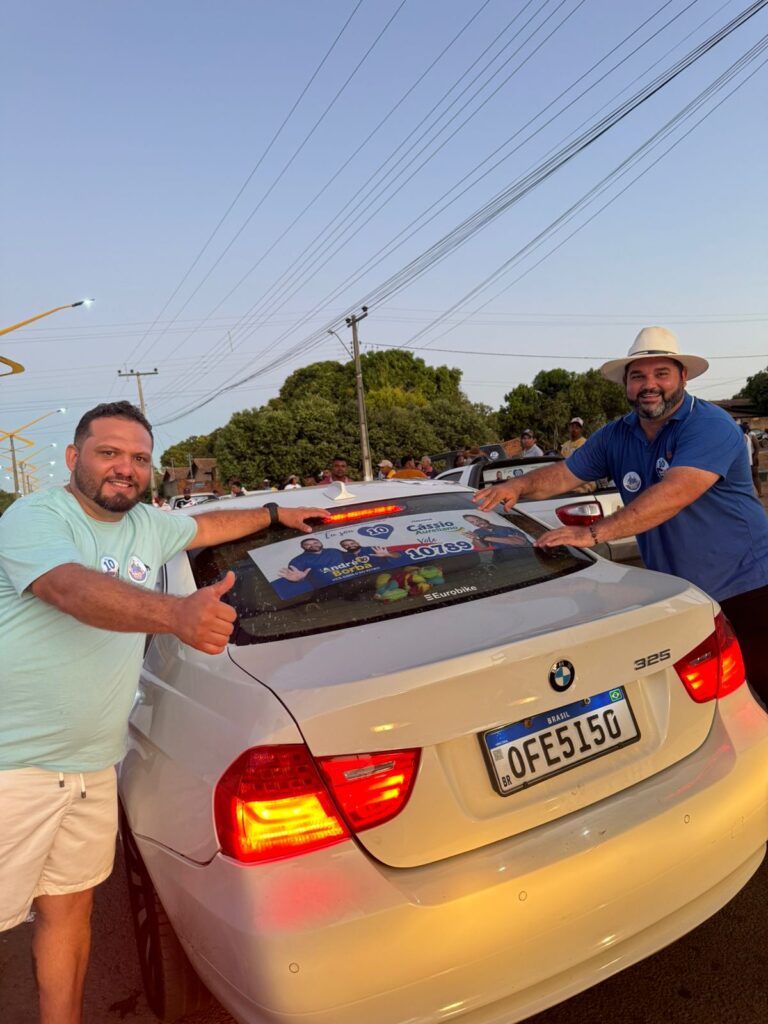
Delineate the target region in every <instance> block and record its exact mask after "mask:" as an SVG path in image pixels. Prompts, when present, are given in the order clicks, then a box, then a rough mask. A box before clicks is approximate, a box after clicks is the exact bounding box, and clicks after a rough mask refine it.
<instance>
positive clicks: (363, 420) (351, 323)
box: [346, 306, 373, 480]
mask: <svg viewBox="0 0 768 1024" xmlns="http://www.w3.org/2000/svg"><path fill="white" fill-rule="evenodd" d="M367 316H368V307H367V306H363V312H362V315H361V316H356V315H355V314H354V313H353V314H352V316H348V317H347V318H346V324H347V327H351V328H352V358H353V360H354V362H355V391H356V392H357V416H358V419H359V420H360V453H361V454H362V457H363V480H373V464H372V463H371V449H370V446H369V444H368V414H367V412H366V409H365V390H364V389H363V368H362V366H361V365H360V344H359V342H358V338H357V325H358V324H359V323H360V321H361V320H365V318H366V317H367Z"/></svg>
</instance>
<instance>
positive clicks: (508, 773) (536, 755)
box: [482, 686, 640, 796]
mask: <svg viewBox="0 0 768 1024" xmlns="http://www.w3.org/2000/svg"><path fill="white" fill-rule="evenodd" d="M638 739H640V730H639V729H638V727H637V722H636V721H635V716H634V714H633V713H632V708H631V707H630V705H629V701H628V700H627V695H626V694H625V692H624V688H623V687H621V686H619V687H616V688H615V689H613V690H606V691H605V692H604V693H598V694H595V696H594V697H585V698H584V699H583V700H578V701H574V702H573V703H572V704H566V705H565V706H563V707H561V708H555V709H554V710H552V711H545V712H543V713H541V714H538V715H533V716H532V717H531V718H526V719H523V721H521V722H515V723H513V724H512V725H506V726H503V727H502V728H501V729H493V730H491V731H490V732H487V733H484V734H483V737H482V742H483V746H484V749H485V753H486V761H487V763H488V766H489V770H490V775H491V781H492V782H493V784H494V787H495V788H496V790H497V791H498V792H499V793H501V795H502V796H509V794H510V793H514V792H516V791H517V790H519V789H524V788H525V787H526V786H532V785H533V784H534V783H536V782H541V781H542V779H546V778H549V777H550V776H552V775H557V774H558V773H559V772H562V771H567V770H568V769H569V768H573V767H574V766H575V765H577V764H583V763H584V762H585V761H591V760H592V759H593V758H596V757H601V756H602V755H603V754H607V753H610V752H611V751H612V750H617V749H618V748H620V747H624V746H626V745H627V744H628V743H634V742H635V741H636V740H638Z"/></svg>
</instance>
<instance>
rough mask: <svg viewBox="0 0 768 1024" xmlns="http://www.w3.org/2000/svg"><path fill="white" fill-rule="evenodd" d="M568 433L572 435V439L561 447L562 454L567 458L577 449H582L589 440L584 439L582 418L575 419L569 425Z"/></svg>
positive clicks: (576, 417) (575, 417)
mask: <svg viewBox="0 0 768 1024" xmlns="http://www.w3.org/2000/svg"><path fill="white" fill-rule="evenodd" d="M568 433H569V434H570V435H571V436H570V439H569V440H568V441H564V442H563V443H562V444H561V445H560V454H561V455H564V456H565V458H568V456H569V455H572V454H573V453H574V452H575V451H576V449H577V448H581V446H582V445H583V444H584V443H585V442H586V440H587V439H586V437H584V420H583V419H582V418H581V416H574V417H573V419H572V420H571V421H570V423H569V424H568Z"/></svg>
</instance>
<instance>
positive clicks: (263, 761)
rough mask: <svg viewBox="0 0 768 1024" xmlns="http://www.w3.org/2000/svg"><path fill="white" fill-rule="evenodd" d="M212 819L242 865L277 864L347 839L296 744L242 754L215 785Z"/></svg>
mask: <svg viewBox="0 0 768 1024" xmlns="http://www.w3.org/2000/svg"><path fill="white" fill-rule="evenodd" d="M214 817H215V820H216V832H217V834H218V837H219V843H220V844H221V848H222V850H223V851H224V853H226V854H228V855H229V856H230V857H234V858H236V859H237V860H241V861H249V862H251V861H265V860H279V859H280V858H281V857H291V856H293V855H294V854H297V853H305V852H308V851H310V850H318V849H320V848H321V847H323V846H331V845H332V844H333V843H338V842H340V841H341V840H342V839H346V838H347V837H348V835H349V830H348V829H347V827H346V825H345V824H344V822H343V821H342V820H341V818H340V817H339V813H338V811H337V809H336V808H335V807H334V806H333V801H332V800H331V798H330V796H329V794H328V791H327V789H326V788H325V785H324V784H323V781H322V779H321V778H320V774H319V772H318V770H317V767H316V765H315V763H314V761H313V760H312V757H311V756H310V753H309V751H308V750H307V748H306V747H305V746H303V744H298V743H297V744H286V745H284V746H274V747H255V748H254V749H253V750H247V751H246V752H245V753H244V754H242V755H241V756H240V757H239V758H238V759H237V760H236V761H235V762H234V764H232V765H230V766H229V768H228V769H227V770H226V772H224V775H223V776H222V777H221V779H220V780H219V783H218V785H217V786H216V792H215V795H214Z"/></svg>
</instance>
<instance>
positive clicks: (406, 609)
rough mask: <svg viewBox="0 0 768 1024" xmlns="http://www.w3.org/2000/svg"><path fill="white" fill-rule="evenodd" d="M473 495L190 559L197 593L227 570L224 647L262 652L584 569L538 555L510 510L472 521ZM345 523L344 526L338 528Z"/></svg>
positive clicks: (356, 517) (371, 509)
mask: <svg viewBox="0 0 768 1024" xmlns="http://www.w3.org/2000/svg"><path fill="white" fill-rule="evenodd" d="M471 497H472V496H471V494H469V493H466V494H464V493H458V494H428V495H427V494H420V495H418V496H416V495H413V496H408V497H406V498H397V499H395V500H394V501H390V502H387V503H386V504H385V503H383V502H369V503H367V504H360V505H353V506H346V507H345V508H343V509H338V508H335V509H331V510H330V512H331V513H332V514H333V515H334V516H335V517H339V518H337V519H336V521H335V522H334V523H333V524H332V525H330V524H324V525H323V526H322V528H320V529H318V530H316V531H315V532H313V533H311V534H302V533H297V532H296V531H295V530H269V531H264V532H262V533H258V534H253V535H252V536H250V537H244V538H241V539H240V540H237V541H232V542H230V543H227V544H220V545H217V546H215V547H211V548H205V549H198V550H196V551H192V552H190V555H189V557H190V562H191V564H192V571H193V573H194V576H195V582H196V583H197V585H198V587H201V586H205V585H207V584H208V583H211V582H213V581H214V580H216V579H219V578H220V577H221V576H222V575H223V573H225V572H226V571H227V570H228V569H233V570H234V572H235V574H236V577H237V581H236V583H235V586H234V587H233V588H232V590H231V591H230V592H229V594H228V598H229V600H230V602H231V603H232V604H233V606H234V608H235V610H236V611H237V615H238V623H237V628H236V630H235V633H234V635H233V638H232V642H233V643H235V644H238V645H243V644H251V643H261V642H265V641H270V640H278V639H284V638H287V637H297V636H307V635H309V634H311V633H319V632H325V631H328V630H332V629H342V628H344V627H347V626H353V625H359V624H362V623H367V622H375V621H377V620H380V619H384V618H390V617H391V616H398V615H407V614H415V613H419V612H428V611H431V610H433V609H435V608H438V607H440V606H442V605H447V604H456V603H459V602H464V601H472V600H476V599H477V598H482V597H487V596H489V595H491V594H501V593H504V592H506V591H511V590H517V589H520V588H521V587H529V586H532V585H533V584H536V583H544V582H546V581H548V580H554V579H559V578H560V577H561V576H565V575H568V574H569V573H573V572H577V571H578V570H580V569H582V568H584V567H585V566H587V565H590V564H592V559H591V557H590V556H589V555H587V554H585V553H584V552H581V551H577V550H575V549H572V548H554V549H551V550H549V551H543V550H542V551H540V550H538V549H536V548H534V547H533V541H534V539H535V538H536V537H537V536H539V535H540V534H541V533H543V532H544V531H545V529H546V528H545V527H543V526H540V525H539V524H538V523H535V522H534V521H533V520H531V519H529V518H528V517H527V516H525V515H522V514H520V513H518V512H512V513H510V514H509V515H503V516H502V515H498V514H497V513H495V512H483V513H482V514H480V513H478V511H477V509H476V507H475V506H474V505H473V504H472V501H471ZM347 516H349V517H350V518H346V517H347Z"/></svg>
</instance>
